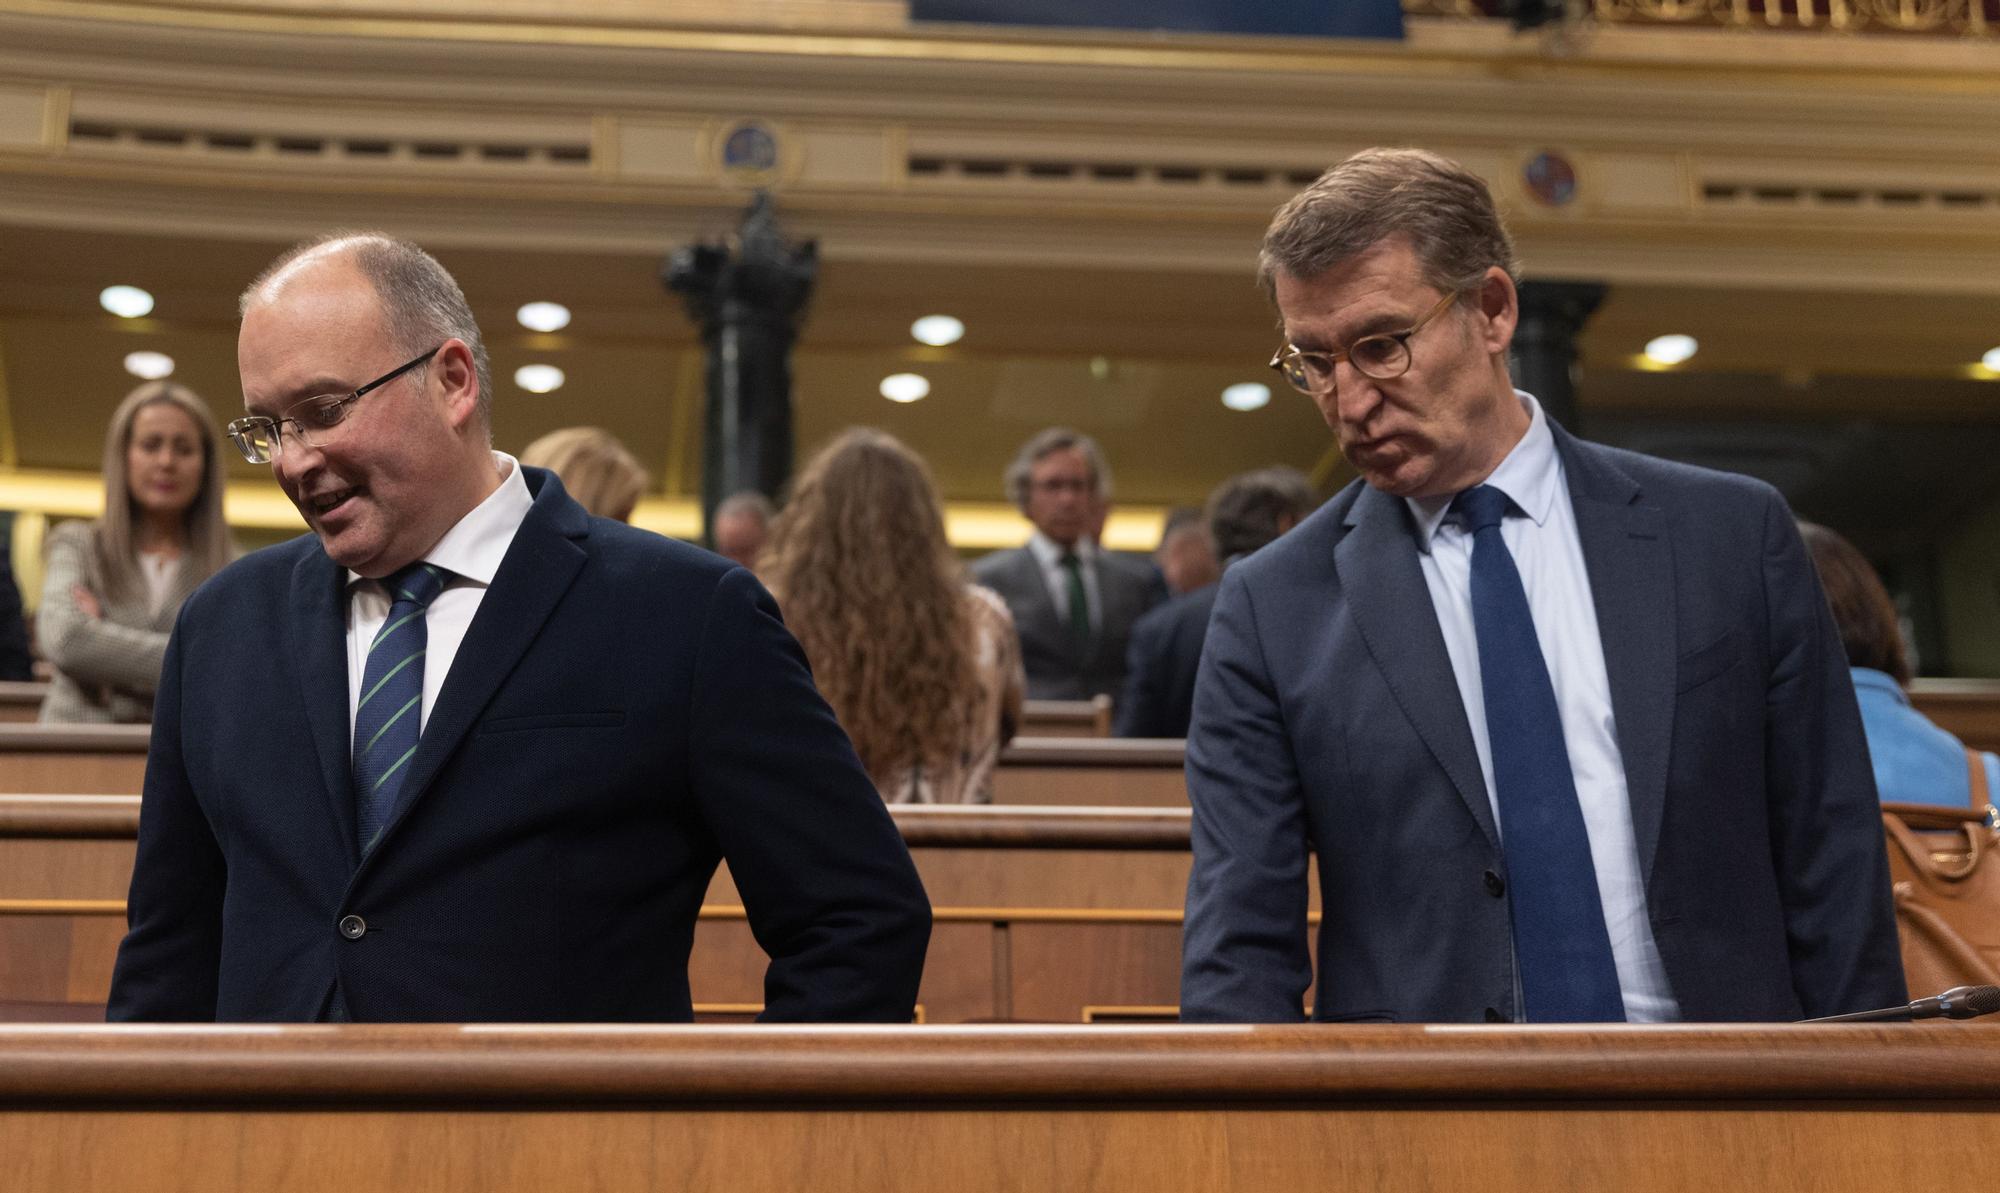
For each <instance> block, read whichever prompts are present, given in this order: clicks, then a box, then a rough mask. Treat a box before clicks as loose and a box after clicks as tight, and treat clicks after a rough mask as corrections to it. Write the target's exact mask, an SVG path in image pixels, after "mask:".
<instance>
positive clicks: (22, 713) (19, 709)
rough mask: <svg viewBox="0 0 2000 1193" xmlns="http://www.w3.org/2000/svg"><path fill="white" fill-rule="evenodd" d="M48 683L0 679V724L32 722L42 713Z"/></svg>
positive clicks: (47, 692)
mask: <svg viewBox="0 0 2000 1193" xmlns="http://www.w3.org/2000/svg"><path fill="white" fill-rule="evenodd" d="M48 694H49V685H48V684H46V683H42V682H39V681H22V680H0V724H4V725H16V724H24V723H28V722H32V721H33V720H34V719H35V718H36V717H38V716H40V715H41V713H42V699H43V698H44V697H46V696H47V695H48Z"/></svg>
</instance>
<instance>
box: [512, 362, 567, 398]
mask: <svg viewBox="0 0 2000 1193" xmlns="http://www.w3.org/2000/svg"><path fill="white" fill-rule="evenodd" d="M514 384H516V385H518V386H520V387H521V388H522V389H525V390H527V391H528V392H529V393H531V394H545V393H550V392H552V391H554V390H558V389H561V388H562V384H563V371H562V370H561V369H559V368H557V367H555V366H554V365H522V366H521V367H520V368H518V369H515V370H514Z"/></svg>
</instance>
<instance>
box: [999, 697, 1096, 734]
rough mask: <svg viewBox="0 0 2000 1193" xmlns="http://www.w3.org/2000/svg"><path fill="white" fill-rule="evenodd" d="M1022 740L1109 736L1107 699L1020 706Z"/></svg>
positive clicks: (1049, 701)
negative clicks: (1023, 738)
mask: <svg viewBox="0 0 2000 1193" xmlns="http://www.w3.org/2000/svg"><path fill="white" fill-rule="evenodd" d="M1021 735H1022V736H1023V737H1110V736H1111V697H1109V696H1098V697H1096V698H1095V699H1092V700H1029V701H1025V702H1023V704H1022V706H1021Z"/></svg>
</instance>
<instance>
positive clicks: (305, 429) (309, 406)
mask: <svg viewBox="0 0 2000 1193" xmlns="http://www.w3.org/2000/svg"><path fill="white" fill-rule="evenodd" d="M443 347H444V345H443V344H439V345H438V346H437V348H433V349H431V350H430V351H429V352H426V353H424V354H422V355H421V356H418V357H415V358H413V359H411V360H408V361H405V362H403V363H402V364H399V365H397V366H396V367H395V368H393V369H390V370H389V371H388V372H386V373H384V374H382V375H381V376H380V377H377V378H376V379H375V380H373V381H370V382H369V383H368V384H366V385H364V386H361V387H360V388H359V389H356V390H354V391H353V392H352V393H345V394H321V395H319V396H318V397H313V398H305V399H303V400H301V401H299V402H297V403H295V404H294V405H293V406H292V407H291V409H289V410H287V411H285V413H283V414H281V415H279V416H278V417H277V418H270V417H267V416H265V415H262V414H252V415H249V416H247V417H244V418H239V419H237V420H236V421H234V422H232V423H230V424H229V426H228V427H226V428H224V429H225V430H227V431H228V432H229V441H230V442H231V443H233V444H235V445H236V450H237V451H240V452H242V453H243V458H244V459H246V460H248V461H250V462H251V463H252V464H269V463H270V462H271V461H272V460H273V459H274V458H276V456H277V454H278V453H279V452H281V451H283V450H284V449H285V437H286V436H287V435H290V436H293V437H296V438H297V439H298V440H299V442H301V443H303V444H305V445H306V446H307V447H318V446H319V445H320V443H321V442H322V440H321V436H323V435H324V434H325V433H326V432H327V431H330V430H332V429H333V428H335V427H337V426H339V425H340V424H341V423H344V422H346V421H347V410H348V407H350V406H352V405H354V403H356V402H358V401H360V400H361V398H362V396H363V395H364V394H368V393H372V392H374V391H375V390H378V389H381V388H382V387H383V386H385V385H387V384H389V383H390V382H391V381H394V380H395V379H396V378H398V377H401V376H402V375H403V374H405V373H407V372H409V371H410V370H411V369H414V368H416V367H417V366H418V365H420V364H422V363H424V362H425V361H427V360H429V359H430V358H431V357H433V356H436V355H437V353H438V349H439V348H443ZM288 425H289V427H290V429H289V430H287V429H286V428H287V426H288Z"/></svg>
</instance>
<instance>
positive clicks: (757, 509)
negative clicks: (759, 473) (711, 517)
mask: <svg viewBox="0 0 2000 1193" xmlns="http://www.w3.org/2000/svg"><path fill="white" fill-rule="evenodd" d="M736 514H748V515H750V516H751V517H754V518H756V519H757V520H758V521H759V522H762V523H763V524H764V525H766V526H769V525H770V524H771V519H773V518H775V517H777V516H778V508H777V507H776V506H774V505H772V504H771V499H770V498H769V497H766V496H764V495H763V494H762V493H759V492H758V491H757V490H755V489H745V490H743V491H742V492H740V493H731V494H730V495H729V496H727V497H725V498H723V499H722V500H721V501H720V502H718V503H716V506H715V519H716V521H721V520H722V519H724V518H727V517H731V516H733V515H736Z"/></svg>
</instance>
